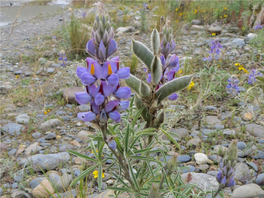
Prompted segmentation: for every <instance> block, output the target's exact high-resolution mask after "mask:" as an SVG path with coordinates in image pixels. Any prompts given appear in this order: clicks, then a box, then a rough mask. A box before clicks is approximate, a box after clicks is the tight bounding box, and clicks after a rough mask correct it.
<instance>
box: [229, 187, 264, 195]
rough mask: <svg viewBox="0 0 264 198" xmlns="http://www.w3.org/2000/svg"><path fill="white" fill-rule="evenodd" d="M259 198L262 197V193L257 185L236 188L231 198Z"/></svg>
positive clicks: (263, 193) (263, 192)
mask: <svg viewBox="0 0 264 198" xmlns="http://www.w3.org/2000/svg"><path fill="white" fill-rule="evenodd" d="M257 197H258V198H260V197H264V191H263V190H262V189H261V188H260V187H259V186H258V185H257V184H247V185H243V186H240V187H238V188H236V189H235V190H234V191H233V194H232V195H231V198H257Z"/></svg>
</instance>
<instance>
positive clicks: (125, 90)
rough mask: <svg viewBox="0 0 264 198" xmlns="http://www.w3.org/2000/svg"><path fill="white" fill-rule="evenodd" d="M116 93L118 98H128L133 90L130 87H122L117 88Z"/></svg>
mask: <svg viewBox="0 0 264 198" xmlns="http://www.w3.org/2000/svg"><path fill="white" fill-rule="evenodd" d="M114 94H115V96H116V97H118V98H124V99H127V98H129V97H130V94H131V90H130V88H129V87H120V88H119V89H117V91H115V93H114Z"/></svg>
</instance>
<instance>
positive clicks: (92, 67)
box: [90, 64, 94, 75]
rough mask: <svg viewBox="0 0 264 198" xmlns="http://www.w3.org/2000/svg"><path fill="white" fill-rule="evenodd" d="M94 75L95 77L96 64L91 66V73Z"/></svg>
mask: <svg viewBox="0 0 264 198" xmlns="http://www.w3.org/2000/svg"><path fill="white" fill-rule="evenodd" d="M90 73H91V74H92V75H94V64H91V72H90Z"/></svg>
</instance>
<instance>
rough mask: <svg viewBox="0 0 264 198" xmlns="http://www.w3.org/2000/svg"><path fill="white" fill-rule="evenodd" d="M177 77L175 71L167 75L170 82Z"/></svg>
mask: <svg viewBox="0 0 264 198" xmlns="http://www.w3.org/2000/svg"><path fill="white" fill-rule="evenodd" d="M174 76H175V71H170V72H169V73H168V74H167V79H168V81H171V80H172V79H173V78H174Z"/></svg>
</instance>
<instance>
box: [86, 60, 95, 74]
mask: <svg viewBox="0 0 264 198" xmlns="http://www.w3.org/2000/svg"><path fill="white" fill-rule="evenodd" d="M93 62H94V59H92V58H89V57H87V58H86V63H87V69H88V70H89V71H90V70H91V64H92V63H93Z"/></svg>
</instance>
